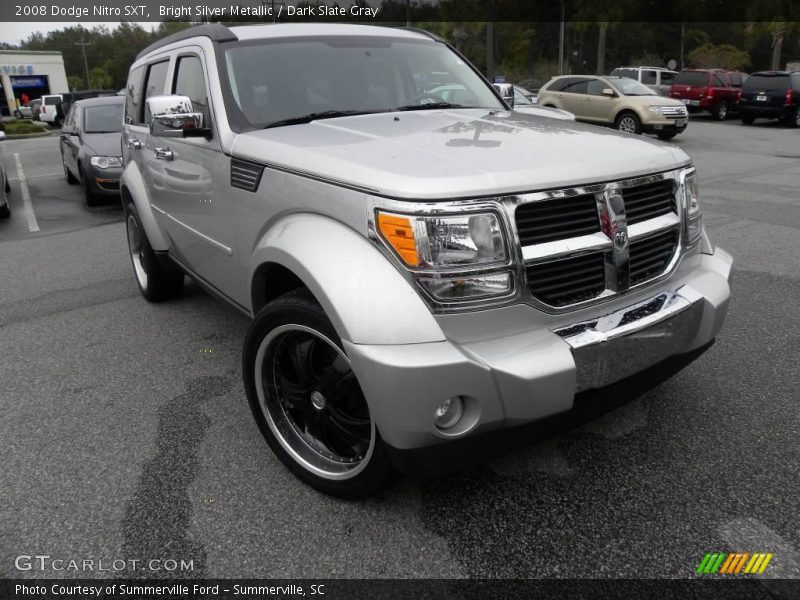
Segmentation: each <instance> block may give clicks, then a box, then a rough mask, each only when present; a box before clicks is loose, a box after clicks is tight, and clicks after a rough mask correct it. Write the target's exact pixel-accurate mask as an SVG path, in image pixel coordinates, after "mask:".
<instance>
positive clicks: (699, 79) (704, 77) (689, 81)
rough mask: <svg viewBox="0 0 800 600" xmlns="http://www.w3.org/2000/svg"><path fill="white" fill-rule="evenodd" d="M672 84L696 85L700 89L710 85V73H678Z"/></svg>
mask: <svg viewBox="0 0 800 600" xmlns="http://www.w3.org/2000/svg"><path fill="white" fill-rule="evenodd" d="M672 83H674V84H676V85H695V86H698V87H705V86H707V85H708V73H702V72H699V71H684V72H683V73H678V76H677V77H676V78H675V81H673V82H672Z"/></svg>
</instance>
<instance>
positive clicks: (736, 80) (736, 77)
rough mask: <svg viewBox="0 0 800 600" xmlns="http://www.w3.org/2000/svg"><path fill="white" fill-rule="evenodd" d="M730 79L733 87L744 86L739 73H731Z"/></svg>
mask: <svg viewBox="0 0 800 600" xmlns="http://www.w3.org/2000/svg"><path fill="white" fill-rule="evenodd" d="M728 80H729V81H730V82H731V87H742V76H741V75H740V74H739V73H729V74H728Z"/></svg>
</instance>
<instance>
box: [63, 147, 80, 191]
mask: <svg viewBox="0 0 800 600" xmlns="http://www.w3.org/2000/svg"><path fill="white" fill-rule="evenodd" d="M61 166H62V167H64V179H66V180H67V183H68V184H69V185H75V184H76V183H78V180H77V179H76V178H75V175H73V174H72V171H70V170H69V168H67V163H66V162H65V161H64V155H63V154H62V155H61Z"/></svg>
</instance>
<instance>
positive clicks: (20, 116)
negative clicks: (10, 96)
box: [14, 110, 22, 119]
mask: <svg viewBox="0 0 800 600" xmlns="http://www.w3.org/2000/svg"><path fill="white" fill-rule="evenodd" d="M14 118H15V119H21V118H22V113H21V112H19V111H18V110H15V111H14Z"/></svg>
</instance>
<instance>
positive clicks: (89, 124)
mask: <svg viewBox="0 0 800 600" xmlns="http://www.w3.org/2000/svg"><path fill="white" fill-rule="evenodd" d="M122 106H123V105H122V103H117V104H102V105H100V106H87V107H86V108H85V109H84V113H83V116H84V123H85V125H84V128H83V130H84V131H85V132H86V133H115V132H117V131H121V130H122Z"/></svg>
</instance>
